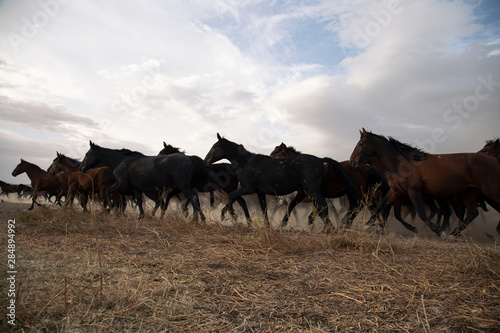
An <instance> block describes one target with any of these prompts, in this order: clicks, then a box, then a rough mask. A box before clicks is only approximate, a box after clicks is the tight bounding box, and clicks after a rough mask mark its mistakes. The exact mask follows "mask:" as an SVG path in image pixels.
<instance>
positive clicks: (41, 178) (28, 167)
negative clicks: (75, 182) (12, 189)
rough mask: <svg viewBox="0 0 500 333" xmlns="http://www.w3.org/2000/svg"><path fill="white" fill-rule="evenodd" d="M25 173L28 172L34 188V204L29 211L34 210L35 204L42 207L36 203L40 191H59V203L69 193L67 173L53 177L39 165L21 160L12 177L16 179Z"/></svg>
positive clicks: (60, 173)
mask: <svg viewBox="0 0 500 333" xmlns="http://www.w3.org/2000/svg"><path fill="white" fill-rule="evenodd" d="M24 172H26V174H27V175H28V177H29V179H30V180H31V187H32V188H33V197H32V203H31V207H30V208H28V210H32V209H33V206H34V205H35V203H36V204H37V205H38V206H40V204H39V203H38V202H36V199H37V197H38V193H39V192H40V191H56V190H57V191H59V194H58V195H57V199H58V200H59V202H60V199H61V197H62V196H63V195H66V193H67V192H68V176H67V174H66V173H65V172H59V173H58V174H56V175H54V176H52V175H51V174H49V173H48V172H47V171H45V170H42V169H41V168H40V167H39V166H38V165H36V164H33V163H29V162H26V161H25V160H23V159H21V163H19V164H18V165H17V166H16V168H15V169H14V171H12V176H14V177H16V176H18V175H20V174H22V173H24Z"/></svg>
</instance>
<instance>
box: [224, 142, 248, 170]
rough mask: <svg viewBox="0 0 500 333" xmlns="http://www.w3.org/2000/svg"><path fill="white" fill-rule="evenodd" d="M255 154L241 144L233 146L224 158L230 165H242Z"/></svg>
mask: <svg viewBox="0 0 500 333" xmlns="http://www.w3.org/2000/svg"><path fill="white" fill-rule="evenodd" d="M254 156H255V154H253V153H251V152H249V151H248V150H246V149H245V148H243V146H241V145H238V146H235V148H234V149H232V150H231V151H230V152H228V154H227V157H226V159H227V160H229V162H231V164H232V165H239V166H244V165H245V164H246V163H248V162H249V160H251V159H252V158H253V157H254Z"/></svg>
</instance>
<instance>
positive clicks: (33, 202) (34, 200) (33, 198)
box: [28, 188, 38, 210]
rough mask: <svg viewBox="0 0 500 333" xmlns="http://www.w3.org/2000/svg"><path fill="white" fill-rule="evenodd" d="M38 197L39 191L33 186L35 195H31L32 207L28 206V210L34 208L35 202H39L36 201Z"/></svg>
mask: <svg viewBox="0 0 500 333" xmlns="http://www.w3.org/2000/svg"><path fill="white" fill-rule="evenodd" d="M37 197H38V191H37V190H36V189H34V188H33V196H32V197H31V207H30V208H28V210H33V207H34V206H35V203H36V204H37V205H38V203H37V202H36V198H37Z"/></svg>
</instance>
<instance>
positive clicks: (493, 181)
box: [409, 153, 500, 195]
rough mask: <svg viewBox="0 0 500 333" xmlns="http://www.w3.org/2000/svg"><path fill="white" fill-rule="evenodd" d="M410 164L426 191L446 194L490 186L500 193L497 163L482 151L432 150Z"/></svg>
mask: <svg viewBox="0 0 500 333" xmlns="http://www.w3.org/2000/svg"><path fill="white" fill-rule="evenodd" d="M413 165H414V168H415V171H416V172H415V174H417V175H418V176H419V177H420V180H421V182H422V186H423V187H424V190H425V191H427V192H431V193H436V194H442V195H446V193H452V194H454V193H456V192H462V191H464V190H465V189H466V188H467V187H478V188H479V189H485V188H486V187H492V186H493V188H496V190H497V191H498V195H500V164H499V163H498V162H497V160H496V159H495V158H494V157H491V156H488V155H486V154H481V153H457V154H432V155H429V156H427V158H426V159H425V160H423V161H420V162H416V163H414V164H413ZM411 171H412V170H411V169H410V170H409V173H410V174H411V173H412V172H411Z"/></svg>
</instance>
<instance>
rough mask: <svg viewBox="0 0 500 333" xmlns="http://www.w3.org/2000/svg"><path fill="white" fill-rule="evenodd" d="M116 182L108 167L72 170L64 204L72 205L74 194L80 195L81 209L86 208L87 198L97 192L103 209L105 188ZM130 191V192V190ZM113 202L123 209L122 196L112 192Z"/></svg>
mask: <svg viewBox="0 0 500 333" xmlns="http://www.w3.org/2000/svg"><path fill="white" fill-rule="evenodd" d="M115 182H116V178H115V176H113V170H111V169H110V168H108V167H100V168H94V169H89V170H87V171H86V172H85V173H81V172H79V171H76V172H72V173H70V174H69V176H68V196H67V201H66V205H70V204H71V205H72V204H73V199H74V197H75V194H78V195H79V197H80V205H81V206H82V208H83V211H86V210H87V202H88V198H89V197H92V196H93V195H94V194H98V195H99V197H100V198H101V200H102V204H103V207H104V209H106V207H107V206H108V200H107V197H106V190H107V189H108V187H110V186H111V185H113V184H114V183H115ZM131 193H132V192H131ZM112 196H113V199H114V200H115V203H116V204H117V205H118V206H120V207H121V208H122V210H124V209H125V202H124V200H123V196H122V195H120V194H118V193H112Z"/></svg>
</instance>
